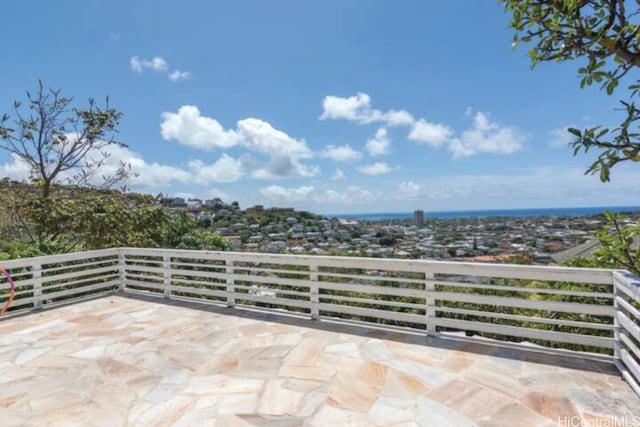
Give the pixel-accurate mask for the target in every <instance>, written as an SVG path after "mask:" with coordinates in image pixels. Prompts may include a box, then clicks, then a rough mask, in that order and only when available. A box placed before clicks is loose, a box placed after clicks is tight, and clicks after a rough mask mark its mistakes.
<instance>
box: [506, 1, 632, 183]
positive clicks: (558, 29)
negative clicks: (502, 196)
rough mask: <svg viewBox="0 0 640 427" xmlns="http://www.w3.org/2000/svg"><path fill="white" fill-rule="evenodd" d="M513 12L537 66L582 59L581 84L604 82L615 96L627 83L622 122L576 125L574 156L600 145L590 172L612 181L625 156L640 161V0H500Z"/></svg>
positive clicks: (517, 36) (513, 23)
mask: <svg viewBox="0 0 640 427" xmlns="http://www.w3.org/2000/svg"><path fill="white" fill-rule="evenodd" d="M499 1H500V2H501V3H503V4H504V6H505V8H506V10H507V11H508V12H510V13H511V15H512V20H511V23H510V26H511V28H513V29H514V30H515V34H514V46H517V45H519V44H521V43H526V44H528V45H530V46H531V48H530V50H529V57H530V58H531V64H532V66H533V67H535V66H536V65H538V64H539V63H541V62H548V61H569V60H575V59H579V60H581V61H582V64H581V65H582V66H581V67H579V69H578V74H579V75H580V76H581V77H582V78H581V80H580V87H581V88H583V87H585V86H591V85H593V84H596V85H600V87H601V88H602V89H603V90H605V91H606V93H607V94H609V95H612V94H613V93H614V92H616V89H617V88H618V86H619V85H620V83H622V82H624V83H625V84H626V91H625V92H624V94H623V99H621V100H620V103H621V106H622V108H621V115H622V119H621V121H620V124H619V125H618V126H617V127H615V128H613V129H610V128H608V127H605V126H602V125H600V126H595V127H592V128H587V129H583V130H579V129H570V130H569V131H570V132H571V133H572V134H573V135H574V136H575V140H574V142H573V148H574V155H577V154H578V153H580V152H584V153H586V152H588V151H589V150H591V149H594V150H596V151H598V152H599V155H598V157H597V159H596V160H595V161H594V162H593V163H592V164H591V165H590V166H589V168H588V169H587V172H586V173H589V174H599V176H600V179H601V180H602V181H603V182H604V181H609V179H610V173H611V169H612V168H613V167H614V166H615V165H617V164H619V163H620V162H624V161H633V162H637V161H640V154H639V153H640V140H639V137H640V134H639V133H638V124H639V120H640V110H639V109H638V108H637V107H636V105H635V101H636V99H637V97H638V93H639V92H638V91H639V89H640V79H638V78H637V76H636V74H635V73H634V71H636V70H637V67H639V66H640V34H639V31H640V2H638V1H635V2H631V1H624V0H499Z"/></svg>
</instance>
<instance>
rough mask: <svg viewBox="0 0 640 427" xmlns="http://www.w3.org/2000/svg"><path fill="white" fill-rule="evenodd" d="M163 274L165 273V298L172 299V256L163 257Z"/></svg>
mask: <svg viewBox="0 0 640 427" xmlns="http://www.w3.org/2000/svg"><path fill="white" fill-rule="evenodd" d="M162 272H163V278H164V283H163V285H164V286H163V289H164V297H165V298H167V299H168V298H171V256H170V255H163V256H162Z"/></svg>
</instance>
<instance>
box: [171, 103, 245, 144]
mask: <svg viewBox="0 0 640 427" xmlns="http://www.w3.org/2000/svg"><path fill="white" fill-rule="evenodd" d="M161 117H162V122H161V123H160V134H161V135H162V138H164V139H165V140H168V141H169V140H173V141H177V142H178V143H180V144H182V145H186V146H189V147H195V148H200V149H216V148H230V147H233V146H234V145H236V144H238V143H239V142H240V137H239V135H238V134H237V133H236V132H235V131H233V130H229V131H227V130H225V129H224V128H223V127H222V125H221V124H220V123H218V121H217V120H215V119H212V118H209V117H205V116H203V115H201V114H200V110H199V109H198V107H196V106H194V105H183V106H182V107H180V108H179V109H178V111H177V112H176V113H170V112H164V113H162V115H161Z"/></svg>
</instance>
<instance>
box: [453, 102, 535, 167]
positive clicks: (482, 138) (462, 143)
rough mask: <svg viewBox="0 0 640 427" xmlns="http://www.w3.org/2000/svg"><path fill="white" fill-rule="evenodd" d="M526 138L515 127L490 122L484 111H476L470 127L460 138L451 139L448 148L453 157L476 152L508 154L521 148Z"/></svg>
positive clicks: (466, 155) (470, 154) (465, 155)
mask: <svg viewBox="0 0 640 427" xmlns="http://www.w3.org/2000/svg"><path fill="white" fill-rule="evenodd" d="M526 139H527V137H526V135H525V134H523V133H522V132H520V131H519V130H518V129H516V128H515V127H510V126H503V125H500V124H498V123H495V122H491V121H490V120H489V118H488V117H487V115H486V114H485V113H482V112H480V111H478V112H477V113H476V114H475V115H474V116H473V123H472V125H471V127H470V128H469V129H467V130H465V131H464V132H463V133H462V135H461V136H460V138H455V139H453V140H452V141H451V144H450V147H449V148H450V150H451V152H452V153H453V157H454V158H460V157H468V156H472V155H474V154H478V153H494V154H510V153H514V152H516V151H519V150H521V149H522V148H523V146H524V142H525V140H526Z"/></svg>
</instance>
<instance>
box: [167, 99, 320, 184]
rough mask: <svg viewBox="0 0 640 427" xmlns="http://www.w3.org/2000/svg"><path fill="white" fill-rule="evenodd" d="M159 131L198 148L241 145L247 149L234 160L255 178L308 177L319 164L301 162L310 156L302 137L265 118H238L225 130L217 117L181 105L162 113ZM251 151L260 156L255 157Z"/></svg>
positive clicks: (193, 107) (169, 138)
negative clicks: (299, 137)
mask: <svg viewBox="0 0 640 427" xmlns="http://www.w3.org/2000/svg"><path fill="white" fill-rule="evenodd" d="M160 133H161V135H162V137H163V138H164V139H165V140H173V141H177V142H178V143H179V144H182V145H186V146H190V147H194V148H199V149H205V150H211V149H226V148H231V147H235V146H239V147H243V148H245V149H246V150H248V152H247V153H245V154H244V155H242V156H241V158H240V159H239V160H237V161H236V162H241V163H242V168H243V170H244V171H246V172H247V173H249V174H251V176H253V177H254V178H258V179H275V178H283V177H296V176H297V177H309V176H315V175H317V174H318V173H319V169H318V167H316V166H311V165H306V164H304V163H302V161H303V160H305V159H310V158H312V157H313V152H312V151H311V149H310V148H309V146H308V145H307V143H306V142H305V141H304V140H303V139H296V138H292V137H291V136H289V135H287V134H286V133H285V132H283V131H281V130H279V129H276V128H274V127H273V126H272V125H271V124H270V123H268V122H266V121H264V120H260V119H256V118H247V119H243V120H240V121H238V122H237V124H236V128H235V129H225V128H224V127H223V126H222V125H221V124H220V123H219V122H218V121H217V120H215V119H213V118H211V117H206V116H204V115H202V114H201V113H200V110H199V109H198V108H197V107H196V106H193V105H183V106H182V107H180V108H179V109H178V111H177V112H175V113H174V112H164V113H162V122H161V124H160ZM250 153H255V154H258V155H259V156H258V157H263V158H262V159H260V158H258V159H256V157H255V156H254V155H252V154H250ZM234 170H236V169H234Z"/></svg>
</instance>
